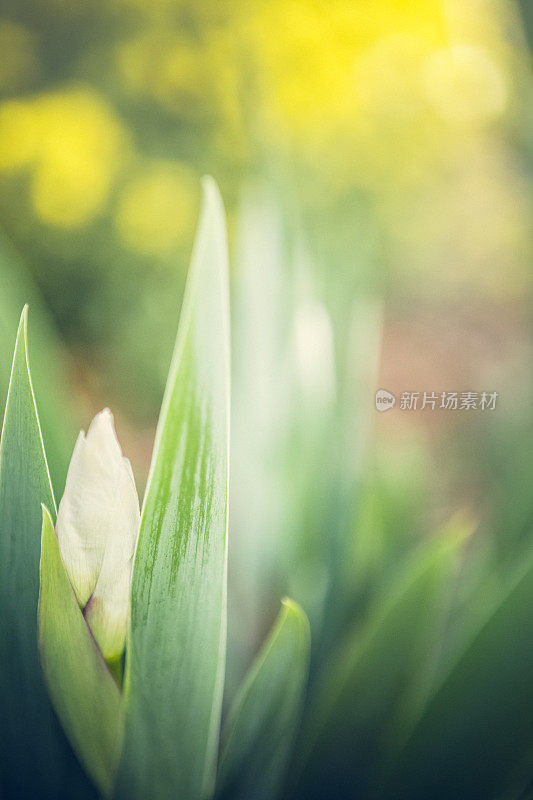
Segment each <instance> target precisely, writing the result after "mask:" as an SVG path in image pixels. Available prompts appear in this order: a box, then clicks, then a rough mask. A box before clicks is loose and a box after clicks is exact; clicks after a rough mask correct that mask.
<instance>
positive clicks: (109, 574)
mask: <svg viewBox="0 0 533 800" xmlns="http://www.w3.org/2000/svg"><path fill="white" fill-rule="evenodd" d="M139 524H140V514H139V500H138V497H137V491H136V489H135V482H134V479H133V473H132V471H131V466H130V463H129V461H128V460H127V459H126V458H124V457H123V456H122V452H121V449H120V445H119V443H118V441H117V438H116V435H115V430H114V426H113V417H112V415H111V412H110V411H108V410H107V409H105V410H104V411H102V412H100V414H98V415H97V416H96V417H95V418H94V420H93V421H92V423H91V425H90V427H89V430H88V432H87V435H86V436H85V435H84V434H83V432H82V433H80V435H79V437H78V440H77V442H76V446H75V448H74V453H73V455H72V460H71V462H70V467H69V471H68V475H67V482H66V487H65V493H64V495H63V498H62V500H61V503H60V505H59V511H58V515H57V538H58V542H59V548H60V551H61V557H62V559H63V563H64V565H65V569H66V571H67V574H68V576H69V578H70V581H71V583H72V585H73V587H74V590H75V592H76V595H77V598H78V601H79V603H80V605H81V606H85V605H86V604H87V603H88V601H89V600H90V602H89V604H88V607H87V610H86V617H87V619H88V622H89V624H91V620H93V622H94V625H95V628H93V634H94V635H95V638H96V639H97V641H98V642H99V644H100V646H101V648H102V650H103V652H104V655H106V657H109V658H111V657H113V656H114V655H118V654H119V653H120V652H121V649H122V647H123V644H124V637H125V632H126V629H127V625H128V619H129V594H130V583H131V570H132V560H133V554H134V551H135V543H136V540H137V535H138V531H139ZM118 646H120V647H121V649H120V650H118V651H116V648H117V647H118ZM111 651H113V652H111ZM115 651H116V652H115Z"/></svg>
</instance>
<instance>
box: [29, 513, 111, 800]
mask: <svg viewBox="0 0 533 800" xmlns="http://www.w3.org/2000/svg"><path fill="white" fill-rule="evenodd" d="M39 648H40V653H41V661H42V664H43V669H44V672H45V675H46V679H47V683H48V687H49V691H50V696H51V698H52V701H53V704H54V707H55V709H56V712H57V714H58V717H59V719H60V720H61V723H62V725H63V728H64V730H65V731H66V733H67V735H68V737H69V740H70V742H71V744H72V746H73V748H74V750H75V751H76V753H77V754H78V756H79V758H80V761H81V762H82V763H83V764H84V766H85V768H86V770H87V772H88V773H89V774H90V775H91V777H92V778H93V780H94V782H95V783H96V785H97V786H98V788H99V789H100V791H102V792H103V793H104V794H105V795H106V796H107V795H109V794H110V792H111V789H112V785H113V780H114V773H115V768H116V760H117V744H118V734H119V724H120V704H121V698H120V692H119V690H118V687H117V684H116V683H115V681H114V680H113V678H112V677H111V673H110V672H109V669H108V667H107V665H106V663H105V660H104V658H103V656H102V654H101V652H100V650H99V649H98V647H97V645H96V643H95V641H94V639H93V637H92V636H91V634H90V631H89V628H88V626H87V624H86V622H85V620H84V618H83V614H82V612H81V610H80V607H79V605H78V601H77V600H76V595H75V594H74V590H73V588H72V586H71V584H70V582H69V580H68V577H67V574H66V572H65V569H64V567H63V562H62V560H61V555H60V553H59V545H58V542H57V539H56V535H55V532H54V527H53V523H52V519H51V517H50V514H49V513H48V511H47V510H46V508H44V507H43V526H42V555H41V570H40V595H39Z"/></svg>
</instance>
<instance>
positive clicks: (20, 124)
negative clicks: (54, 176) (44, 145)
mask: <svg viewBox="0 0 533 800" xmlns="http://www.w3.org/2000/svg"><path fill="white" fill-rule="evenodd" d="M40 147H41V131H40V125H39V121H38V118H37V115H36V114H35V109H34V106H33V104H32V103H31V102H24V101H22V100H8V101H6V102H5V103H2V105H0V171H2V172H11V171H13V170H19V169H23V168H25V167H28V166H30V165H31V164H32V163H33V162H34V161H35V160H36V159H37V157H38V155H39V152H40Z"/></svg>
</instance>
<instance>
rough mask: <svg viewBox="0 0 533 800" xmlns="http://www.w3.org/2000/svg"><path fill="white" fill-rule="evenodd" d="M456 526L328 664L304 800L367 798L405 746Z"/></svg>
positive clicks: (439, 613)
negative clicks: (401, 745)
mask: <svg viewBox="0 0 533 800" xmlns="http://www.w3.org/2000/svg"><path fill="white" fill-rule="evenodd" d="M454 528H455V523H454V527H453V528H452V530H451V531H450V530H446V535H444V536H443V535H442V534H441V535H440V536H439V538H438V539H437V541H436V542H430V543H428V544H426V545H423V546H422V549H421V551H418V552H416V554H415V556H414V557H413V558H412V559H410V560H409V563H408V565H407V568H406V569H404V570H402V571H401V573H400V575H399V576H398V578H397V582H396V584H395V585H394V586H393V587H392V588H391V589H390V590H389V591H388V592H387V595H386V596H385V597H384V598H382V599H381V600H380V601H378V602H377V603H376V604H375V606H374V608H373V609H372V610H371V612H370V613H369V616H368V619H367V622H366V624H365V625H364V626H363V627H362V628H360V629H358V628H356V629H355V630H354V631H352V633H351V634H350V635H349V636H348V638H347V640H346V641H345V643H344V646H343V647H342V648H341V651H340V654H338V655H337V656H336V657H333V658H332V664H331V668H330V670H329V671H328V674H327V675H326V677H325V679H324V681H323V684H322V687H321V690H319V699H318V701H317V707H316V709H315V711H314V713H312V714H311V715H310V719H309V724H310V727H309V733H308V735H307V740H306V741H304V742H303V743H302V745H303V747H302V751H303V753H304V759H303V760H304V762H305V772H304V775H303V779H302V787H303V788H304V789H305V796H306V797H308V798H313V799H314V798H322V797H325V796H326V794H328V793H331V795H332V796H335V797H336V796H339V797H343V796H346V797H351V796H352V793H353V791H354V787H357V791H358V792H359V793H360V794H361V796H366V794H367V793H369V792H370V790H371V789H373V788H375V783H376V781H379V777H380V774H381V770H382V769H383V765H384V764H387V763H388V761H389V759H390V758H391V753H394V752H395V751H396V749H397V748H398V746H399V744H398V742H399V741H403V740H404V738H405V736H406V730H408V729H410V726H411V725H412V718H413V716H416V715H417V714H418V712H419V708H420V706H421V705H422V704H423V702H424V700H425V696H426V694H427V690H428V684H430V683H431V681H432V678H433V674H432V673H433V671H434V666H435V663H434V662H435V657H436V655H437V656H438V650H437V648H438V641H439V636H440V634H441V631H442V625H443V621H444V614H445V609H446V606H447V603H448V600H449V591H450V584H451V583H452V580H453V575H454V573H455V569H456V566H457V559H458V555H459V546H460V544H461V542H462V541H463V540H464V538H465V535H466V534H467V533H469V532H470V529H469V528H467V527H464V526H463V525H461V526H459V528H458V529H457V531H455V530H454ZM328 796H329V794H328ZM408 796H409V795H405V797H406V798H407V797H408Z"/></svg>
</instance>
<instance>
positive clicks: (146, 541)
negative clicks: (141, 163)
mask: <svg viewBox="0 0 533 800" xmlns="http://www.w3.org/2000/svg"><path fill="white" fill-rule="evenodd" d="M227 272H228V265H227V245H226V238H225V225H224V216H223V208H222V202H221V200H220V196H219V194H218V190H217V189H216V186H215V184H214V182H212V181H207V182H206V183H204V202H203V207H202V214H201V218H200V224H199V230H198V234H197V238H196V242H195V248H194V251H193V259H192V266H191V271H190V274H189V278H188V281H187V288H186V292H185V298H184V301H183V309H182V314H181V318H180V325H179V330H178V336H177V339H176V347H175V351H174V356H173V360H172V364H171V368H170V373H169V378H168V382H167V388H166V391H165V397H164V400H163V405H162V409H161V416H160V421H159V425H158V431H157V434H156V443H155V448H154V455H153V458H152V465H151V469H150V476H149V481H148V487H147V490H146V495H145V500H144V504H143V511H142V519H141V531H140V535H139V542H138V547H137V553H136V557H135V566H134V573H133V587H132V623H131V633H130V637H129V641H128V658H127V667H126V680H125V692H126V712H125V713H126V719H125V739H124V752H123V757H122V760H121V765H120V769H119V776H118V780H117V788H116V796H117V797H124V798H126V797H127V798H137V797H139V798H144V797H146V796H150V797H152V798H154V800H158V798H166V797H168V796H174V797H186V798H187V800H193V799H194V798H197V797H198V798H199V797H202V796H203V795H204V794H206V793H208V792H209V791H210V788H211V786H212V784H213V781H214V771H215V764H216V750H217V737H218V726H219V720H220V707H221V702H222V686H223V672H224V654H225V636H226V612H225V607H226V560H227V555H226V553H227V498H228V439H229V431H228V427H229V422H228V417H229V377H228V375H229V322H228V315H229V311H228V276H227Z"/></svg>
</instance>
